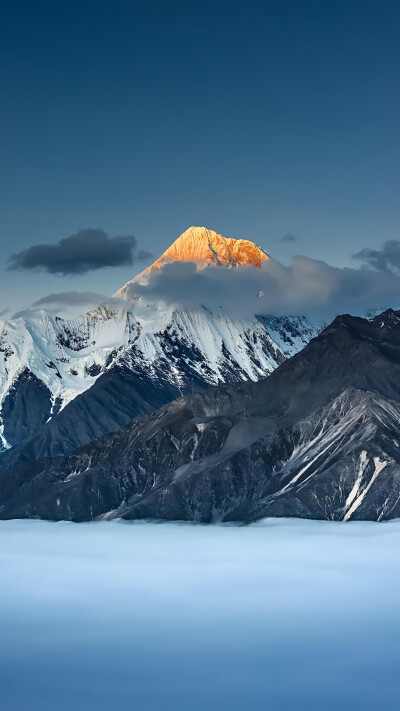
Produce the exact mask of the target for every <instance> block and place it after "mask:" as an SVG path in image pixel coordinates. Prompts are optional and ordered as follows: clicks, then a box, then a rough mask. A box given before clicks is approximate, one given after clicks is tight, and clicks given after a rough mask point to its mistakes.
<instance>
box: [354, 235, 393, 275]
mask: <svg viewBox="0 0 400 711" xmlns="http://www.w3.org/2000/svg"><path fill="white" fill-rule="evenodd" d="M352 258H353V259H355V260H357V261H358V262H360V263H361V265H362V266H363V267H364V268H367V269H375V270H378V271H380V272H384V273H385V274H400V241H399V240H397V239H389V240H387V241H386V242H384V243H383V247H382V249H369V248H368V247H365V248H364V249H362V250H361V251H360V252H357V254H353V257H352Z"/></svg>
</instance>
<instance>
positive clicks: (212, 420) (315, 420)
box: [0, 310, 400, 522]
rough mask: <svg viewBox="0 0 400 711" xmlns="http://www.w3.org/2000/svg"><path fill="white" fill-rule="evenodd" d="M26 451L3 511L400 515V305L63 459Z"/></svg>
mask: <svg viewBox="0 0 400 711" xmlns="http://www.w3.org/2000/svg"><path fill="white" fill-rule="evenodd" d="M30 446H32V445H28V446H25V448H20V449H18V448H14V449H13V450H11V451H10V452H9V453H5V454H4V455H3V456H2V457H1V459H0V467H1V472H2V473H1V478H2V489H1V492H0V497H1V498H0V504H1V509H0V515H1V516H2V517H3V518H12V517H24V516H41V517H43V518H50V519H71V520H77V521H80V520H90V519H93V518H96V517H115V516H117V517H118V516H122V517H125V518H159V519H184V520H196V521H204V522H211V521H242V522H248V521H253V520H256V519H258V518H260V517H263V516H301V517H307V518H328V519H338V520H350V519H385V518H392V517H395V516H399V515H400V503H399V502H400V312H394V311H392V310H389V311H387V312H385V313H384V314H382V315H380V316H378V317H376V318H374V319H373V320H372V321H367V320H364V319H359V318H354V317H351V316H341V317H338V318H337V319H336V320H335V321H334V322H333V323H332V324H331V325H330V326H329V327H328V328H327V329H325V330H324V331H323V332H322V333H321V334H320V335H319V336H318V337H317V338H315V339H314V340H312V341H311V342H310V343H309V345H308V346H306V347H305V348H304V349H303V351H301V352H300V353H298V354H297V355H295V356H294V357H293V358H291V359H290V360H287V361H285V362H284V363H283V364H282V365H281V366H279V368H278V369H277V370H275V371H274V373H273V374H272V375H271V376H270V377H269V378H267V379H266V380H263V381H260V382H258V383H252V382H251V383H238V384H234V385H228V386H227V385H222V386H220V387H217V388H211V389H209V390H207V391H206V392H204V393H196V394H194V395H192V396H191V397H188V398H182V399H181V400H177V401H175V402H173V403H171V404H170V405H167V406H166V407H164V408H162V409H161V410H158V411H157V412H155V413H153V414H151V415H145V416H142V417H139V418H137V419H136V420H133V421H132V422H131V423H130V424H128V425H127V426H125V427H123V428H122V429H120V430H119V431H118V432H116V433H114V434H110V435H107V436H105V437H103V438H102V439H100V440H98V441H96V442H93V443H91V444H89V445H87V446H85V447H83V448H81V449H79V450H77V451H76V452H74V453H73V454H71V455H69V456H64V457H58V458H54V459H50V460H37V461H34V462H32V461H27V459H29V458H31V457H32V452H30V451H29V447H30ZM34 454H35V456H38V455H39V452H35V453H34Z"/></svg>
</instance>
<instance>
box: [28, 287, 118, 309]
mask: <svg viewBox="0 0 400 711" xmlns="http://www.w3.org/2000/svg"><path fill="white" fill-rule="evenodd" d="M108 298H109V297H107V296H104V294H98V293H97V292H95V291H60V292H58V293H54V294H47V296H42V298H41V299H38V300H37V301H34V302H33V304H32V306H35V307H43V308H47V307H49V306H66V307H68V306H87V305H91V304H99V303H101V302H102V301H106V300H108Z"/></svg>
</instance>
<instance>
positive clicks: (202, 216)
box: [0, 0, 400, 311]
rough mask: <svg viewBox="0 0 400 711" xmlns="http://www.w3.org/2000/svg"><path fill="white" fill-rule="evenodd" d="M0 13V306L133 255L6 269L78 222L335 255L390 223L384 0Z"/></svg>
mask: <svg viewBox="0 0 400 711" xmlns="http://www.w3.org/2000/svg"><path fill="white" fill-rule="evenodd" d="M0 19H1V22H0V27H1V29H0V35H1V36H0V52H1V66H2V71H1V75H0V96H1V107H2V108H1V123H2V131H1V135H0V141H1V146H0V148H1V155H2V161H1V167H0V311H1V310H2V309H3V308H6V307H8V308H10V309H11V310H15V309H16V308H20V307H22V306H24V305H27V304H29V303H32V302H33V301H34V300H36V299H39V298H40V297H42V296H44V295H46V294H47V293H49V292H54V291H63V290H71V289H74V290H94V291H100V292H101V293H104V292H107V293H108V292H110V293H112V292H113V291H114V290H116V289H117V288H118V287H119V286H120V285H121V284H123V283H124V282H125V281H126V280H127V279H129V278H131V277H132V275H133V273H135V272H137V271H139V270H140V269H141V268H142V265H141V264H140V265H134V267H129V266H124V267H115V268H108V269H102V270H99V271H93V272H89V273H87V274H80V275H77V276H72V277H71V276H67V277H59V276H55V275H50V274H43V273H38V272H31V271H20V272H15V271H7V270H6V264H7V259H8V256H9V254H10V252H12V251H20V250H22V249H26V248H28V247H30V246H32V245H36V244H41V243H55V242H57V241H58V240H60V239H61V238H65V237H68V236H69V235H71V234H75V233H77V232H78V231H79V230H80V229H84V228H102V229H103V230H105V231H106V232H107V233H108V234H111V235H134V236H135V237H136V238H137V241H138V247H139V248H140V249H144V250H148V251H151V252H153V253H154V254H155V255H158V254H159V253H161V252H162V251H163V250H164V249H165V248H166V247H167V246H168V245H169V243H170V242H172V241H173V239H174V238H175V237H177V236H178V235H179V234H180V233H181V232H182V231H183V230H184V229H186V228H187V227H188V226H189V225H191V224H200V225H203V224H204V225H206V226H208V227H211V228H214V229H216V230H217V231H219V232H221V233H222V234H225V235H227V236H236V237H238V236H245V237H248V238H250V239H252V240H254V241H256V242H258V243H260V244H261V246H263V247H265V248H266V249H268V250H269V252H271V253H272V254H273V255H274V256H276V257H278V258H279V259H281V260H283V261H284V262H287V261H288V259H289V257H290V256H291V255H292V254H295V253H301V254H305V255H307V256H312V257H315V258H318V259H326V260H327V261H329V262H330V263H332V264H335V265H339V266H340V265H346V264H350V263H351V261H350V255H351V254H352V253H354V252H357V251H359V250H361V249H362V248H364V247H372V248H376V247H379V246H380V244H381V243H382V242H383V241H384V240H387V239H398V238H399V234H400V229H399V228H400V201H399V199H398V195H399V192H400V190H399V189H400V175H399V165H400V160H399V158H400V156H399V141H398V126H399V123H400V116H399V114H400V98H399V96H400V94H399V79H400V69H399V67H400V46H399V42H398V35H399V29H400V4H399V3H398V2H392V1H387V0H380V1H378V0H346V1H345V2H342V1H341V0H325V1H324V0H322V1H321V0H318V1H314V0H310V1H306V0H302V1H301V2H299V1H298V0H296V1H294V2H292V1H290V0H280V1H279V2H278V1H274V2H268V1H265V2H252V1H251V0H250V2H234V1H231V2H218V0H217V1H216V2H208V1H207V0H203V2H183V1H179V0H176V1H173V2H172V1H171V2H165V1H164V2H151V1H149V0H147V1H143V2H135V1H128V0H112V1H111V0H108V1H103V0H93V1H92V0H80V2H75V0H59V1H58V2H48V1H47V2H40V0H38V1H37V2H35V3H32V2H27V1H24V0H21V2H18V3H15V2H8V1H7V0H3V2H2V3H1V18H0ZM286 233H291V234H293V235H294V236H295V237H296V241H295V242H282V241H281V240H280V238H282V237H283V235H285V234H286Z"/></svg>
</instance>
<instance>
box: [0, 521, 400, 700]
mask: <svg viewBox="0 0 400 711" xmlns="http://www.w3.org/2000/svg"><path fill="white" fill-rule="evenodd" d="M399 550H400V521H394V522H389V523H380V524H376V523H371V522H360V523H358V522H354V523H348V524H343V523H329V522H315V521H297V520H269V521H266V522H264V523H262V524H259V525H253V526H248V527H238V526H196V525H190V524H155V523H127V522H118V521H116V522H104V523H89V524H71V523H48V522H42V521H8V522H5V521H2V522H0V570H1V588H0V689H1V705H2V708H4V709H10V710H11V709H12V710H13V711H25V709H26V710H28V709H29V711H50V710H51V711H54V710H55V709H57V711H67V710H68V711H72V709H74V710H76V709H77V710H82V711H92V709H93V711H94V709H96V711H103V710H105V709H108V710H109V709H132V710H134V711H170V710H171V711H172V709H174V710H175V709H179V710H181V709H182V710H185V711H186V710H187V711H200V710H201V711H204V709H208V710H211V711H214V709H215V710H217V709H218V711H219V710H223V709H229V711H236V709H237V710H239V709H240V710H242V709H246V710H251V711H258V710H260V711H266V710H268V711H289V710H290V711H291V710H292V709H296V710H297V711H303V710H304V711H310V710H313V709H315V710H317V709H318V711H320V710H321V709H323V710H324V711H331V710H332V711H333V710H334V709H335V711H336V710H337V709H339V708H340V709H342V711H343V710H344V711H347V710H349V711H350V709H351V710H352V711H353V710H354V709H363V710H364V711H365V710H369V709H377V708H395V707H396V706H397V704H398V699H399V694H400V676H399V673H398V670H399V667H400V645H399V637H400V607H399V604H398V590H399V585H400V555H399Z"/></svg>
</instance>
